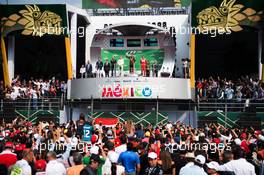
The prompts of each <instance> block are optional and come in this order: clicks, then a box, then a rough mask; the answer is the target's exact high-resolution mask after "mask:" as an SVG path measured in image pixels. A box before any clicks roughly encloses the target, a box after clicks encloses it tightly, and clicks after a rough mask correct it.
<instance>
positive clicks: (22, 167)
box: [11, 149, 35, 175]
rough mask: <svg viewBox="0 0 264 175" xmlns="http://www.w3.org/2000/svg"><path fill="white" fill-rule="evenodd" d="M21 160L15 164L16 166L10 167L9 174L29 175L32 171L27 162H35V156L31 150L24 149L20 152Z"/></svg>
mask: <svg viewBox="0 0 264 175" xmlns="http://www.w3.org/2000/svg"><path fill="white" fill-rule="evenodd" d="M22 157H23V159H21V160H19V161H17V162H16V164H15V165H14V166H13V167H12V170H11V174H13V173H14V174H15V173H17V172H20V174H19V175H31V174H32V170H31V167H30V165H29V162H33V161H34V160H35V156H34V153H33V151H32V150H30V149H25V150H24V151H23V152H22Z"/></svg>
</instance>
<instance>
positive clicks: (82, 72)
mask: <svg viewBox="0 0 264 175" xmlns="http://www.w3.org/2000/svg"><path fill="white" fill-rule="evenodd" d="M85 72H86V69H85V67H84V65H82V67H81V68H80V74H81V78H84V77H85Z"/></svg>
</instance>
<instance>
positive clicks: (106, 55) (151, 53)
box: [101, 49, 164, 71]
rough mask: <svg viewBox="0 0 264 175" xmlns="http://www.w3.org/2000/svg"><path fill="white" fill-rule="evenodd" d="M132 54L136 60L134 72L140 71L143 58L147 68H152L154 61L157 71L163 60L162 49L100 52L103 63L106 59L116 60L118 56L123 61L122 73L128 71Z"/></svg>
mask: <svg viewBox="0 0 264 175" xmlns="http://www.w3.org/2000/svg"><path fill="white" fill-rule="evenodd" d="M131 53H133V54H134V56H135V59H136V62H135V69H136V71H139V70H141V67H140V59H141V58H142V56H144V57H145V58H146V59H147V62H148V66H152V65H153V64H154V62H155V61H157V65H158V69H160V68H161V65H162V63H163V60H164V50H163V49H149V50H105V49H102V50H101V57H102V61H103V62H105V60H106V59H108V61H110V60H111V58H112V57H114V58H115V59H116V60H118V59H119V57H120V56H122V57H123V59H124V71H128V70H129V59H128V57H129V55H130V54H131Z"/></svg>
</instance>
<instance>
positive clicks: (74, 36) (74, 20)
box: [70, 13, 78, 78]
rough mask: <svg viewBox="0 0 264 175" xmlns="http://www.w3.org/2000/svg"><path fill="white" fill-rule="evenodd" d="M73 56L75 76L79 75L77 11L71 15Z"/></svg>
mask: <svg viewBox="0 0 264 175" xmlns="http://www.w3.org/2000/svg"><path fill="white" fill-rule="evenodd" d="M70 24H71V58H72V73H73V78H76V76H77V72H78V71H77V70H76V64H77V13H73V14H72V16H71V23H70Z"/></svg>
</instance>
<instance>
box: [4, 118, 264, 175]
mask: <svg viewBox="0 0 264 175" xmlns="http://www.w3.org/2000/svg"><path fill="white" fill-rule="evenodd" d="M85 128H90V131H91V132H86V130H85ZM0 131H1V132H0V133H1V136H0V138H1V139H0V140H1V141H0V152H1V154H0V174H1V175H6V174H12V175H31V174H33V175H34V174H36V175H45V174H46V175H66V174H67V175H79V174H80V175H87V174H88V175H97V174H98V175H116V174H118V175H136V174H137V175H163V174H167V175H175V174H177V175H178V174H180V175H206V174H210V175H219V174H229V175H234V174H235V175H256V174H257V175H261V174H263V172H262V171H263V170H264V169H263V168H262V167H263V158H264V150H263V148H264V131H263V130H262V131H261V130H255V129H254V128H244V129H243V128H240V129H239V128H234V129H228V128H224V127H223V126H221V125H218V124H209V125H206V126H205V127H203V128H193V127H191V126H187V125H184V124H183V123H180V122H175V123H172V122H168V123H166V124H164V125H159V126H155V127H154V126H152V125H151V124H149V125H148V126H145V127H143V126H142V125H141V124H137V125H134V123H133V122H132V121H125V122H122V123H120V122H119V123H117V124H116V125H113V126H106V125H104V124H102V123H99V125H98V124H97V125H95V124H94V123H93V121H87V120H86V119H85V116H84V115H83V114H81V115H80V118H79V120H78V121H71V122H69V123H65V124H62V125H58V124H55V123H53V122H38V123H36V124H34V125H33V124H32V123H30V122H26V121H23V120H22V119H19V118H16V119H15V120H14V121H13V122H12V123H4V122H2V123H1V125H0ZM88 135H90V136H91V137H90V140H89V141H87V142H84V141H83V138H84V137H87V136H88Z"/></svg>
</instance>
